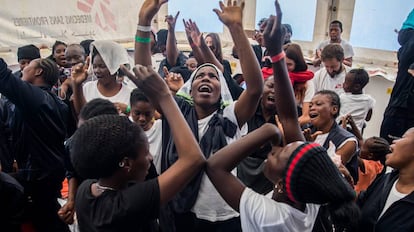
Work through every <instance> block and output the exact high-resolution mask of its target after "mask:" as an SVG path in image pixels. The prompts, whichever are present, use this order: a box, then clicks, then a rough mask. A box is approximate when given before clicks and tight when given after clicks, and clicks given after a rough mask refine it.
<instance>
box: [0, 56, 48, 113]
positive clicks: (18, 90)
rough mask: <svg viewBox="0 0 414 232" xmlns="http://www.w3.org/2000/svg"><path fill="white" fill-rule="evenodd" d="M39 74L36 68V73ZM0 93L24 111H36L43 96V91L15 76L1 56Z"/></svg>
mask: <svg viewBox="0 0 414 232" xmlns="http://www.w3.org/2000/svg"><path fill="white" fill-rule="evenodd" d="M32 62H35V61H32ZM39 69H40V68H39ZM39 74H40V71H39V70H37V71H36V75H39ZM0 94H2V95H3V96H5V97H7V98H8V99H9V100H10V101H11V102H13V104H15V105H16V106H18V107H19V108H20V109H21V110H24V111H26V112H34V111H36V110H37V109H38V107H39V106H40V104H41V102H42V100H41V99H43V98H44V92H43V90H41V89H40V88H39V87H36V86H33V85H32V84H29V83H27V82H25V81H23V80H22V79H20V78H16V77H15V76H14V75H13V74H12V71H11V70H10V69H9V68H8V67H7V64H6V62H5V61H4V60H3V58H0Z"/></svg>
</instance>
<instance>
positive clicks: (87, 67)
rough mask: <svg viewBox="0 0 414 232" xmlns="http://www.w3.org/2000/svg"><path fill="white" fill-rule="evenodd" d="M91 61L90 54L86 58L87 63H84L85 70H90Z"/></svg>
mask: <svg viewBox="0 0 414 232" xmlns="http://www.w3.org/2000/svg"><path fill="white" fill-rule="evenodd" d="M90 63H91V57H90V56H88V57H86V60H85V65H84V67H85V68H84V70H85V71H88V69H89V64H90Z"/></svg>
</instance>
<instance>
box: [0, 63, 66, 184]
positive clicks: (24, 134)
mask: <svg viewBox="0 0 414 232" xmlns="http://www.w3.org/2000/svg"><path fill="white" fill-rule="evenodd" d="M0 93H1V94H3V95H4V96H5V97H7V99H8V100H7V101H9V103H10V104H6V105H7V106H8V107H7V108H6V109H4V110H6V111H7V113H8V115H9V116H8V120H7V122H5V124H6V126H7V127H8V128H10V130H11V153H12V154H13V156H14V158H15V159H16V161H17V164H18V166H19V172H18V173H17V176H16V178H18V179H19V180H24V181H32V180H44V179H46V178H48V177H52V179H55V180H56V181H58V180H60V181H61V180H63V178H64V174H65V170H64V162H63V157H64V146H63V141H64V139H65V135H66V125H67V115H68V106H67V105H66V104H65V103H63V102H62V101H61V100H60V99H59V98H58V97H57V96H56V95H55V94H53V93H52V92H51V91H50V88H49V87H39V86H34V85H32V84H30V83H27V82H24V81H22V80H21V79H19V78H16V77H15V76H14V75H13V74H12V72H11V71H10V70H9V69H8V68H7V64H6V63H5V62H4V60H3V59H0Z"/></svg>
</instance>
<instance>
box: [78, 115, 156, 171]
mask: <svg viewBox="0 0 414 232" xmlns="http://www.w3.org/2000/svg"><path fill="white" fill-rule="evenodd" d="M146 143H148V140H147V137H146V135H145V133H144V132H143V130H142V129H141V128H140V127H139V126H138V125H137V124H135V123H133V122H131V121H130V120H129V119H128V118H127V117H124V116H119V115H100V116H96V117H93V118H91V119H89V120H87V121H86V122H85V123H84V124H82V126H80V127H79V128H78V130H76V132H75V134H74V135H73V140H72V147H71V154H72V157H71V159H72V163H73V166H74V168H75V170H76V171H77V172H78V173H79V175H80V176H82V177H83V178H92V179H98V178H106V177H110V176H111V175H113V174H114V173H115V172H116V171H117V170H118V169H119V168H120V167H119V165H118V164H119V162H120V161H121V160H122V159H123V158H124V157H128V158H131V159H135V158H136V157H137V156H138V155H142V154H138V153H137V151H138V150H139V147H141V146H146Z"/></svg>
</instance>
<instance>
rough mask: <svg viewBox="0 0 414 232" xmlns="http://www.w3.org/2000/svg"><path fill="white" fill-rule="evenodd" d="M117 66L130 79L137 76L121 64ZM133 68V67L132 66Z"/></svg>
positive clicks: (134, 78)
mask: <svg viewBox="0 0 414 232" xmlns="http://www.w3.org/2000/svg"><path fill="white" fill-rule="evenodd" d="M119 68H120V69H121V70H122V72H124V73H125V74H126V75H127V77H128V78H129V79H130V80H132V81H133V80H136V79H137V77H136V76H134V74H133V73H132V72H131V71H130V70H129V69H128V68H127V67H126V66H125V65H123V64H121V65H120V66H119ZM134 68H135V67H134Z"/></svg>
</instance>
